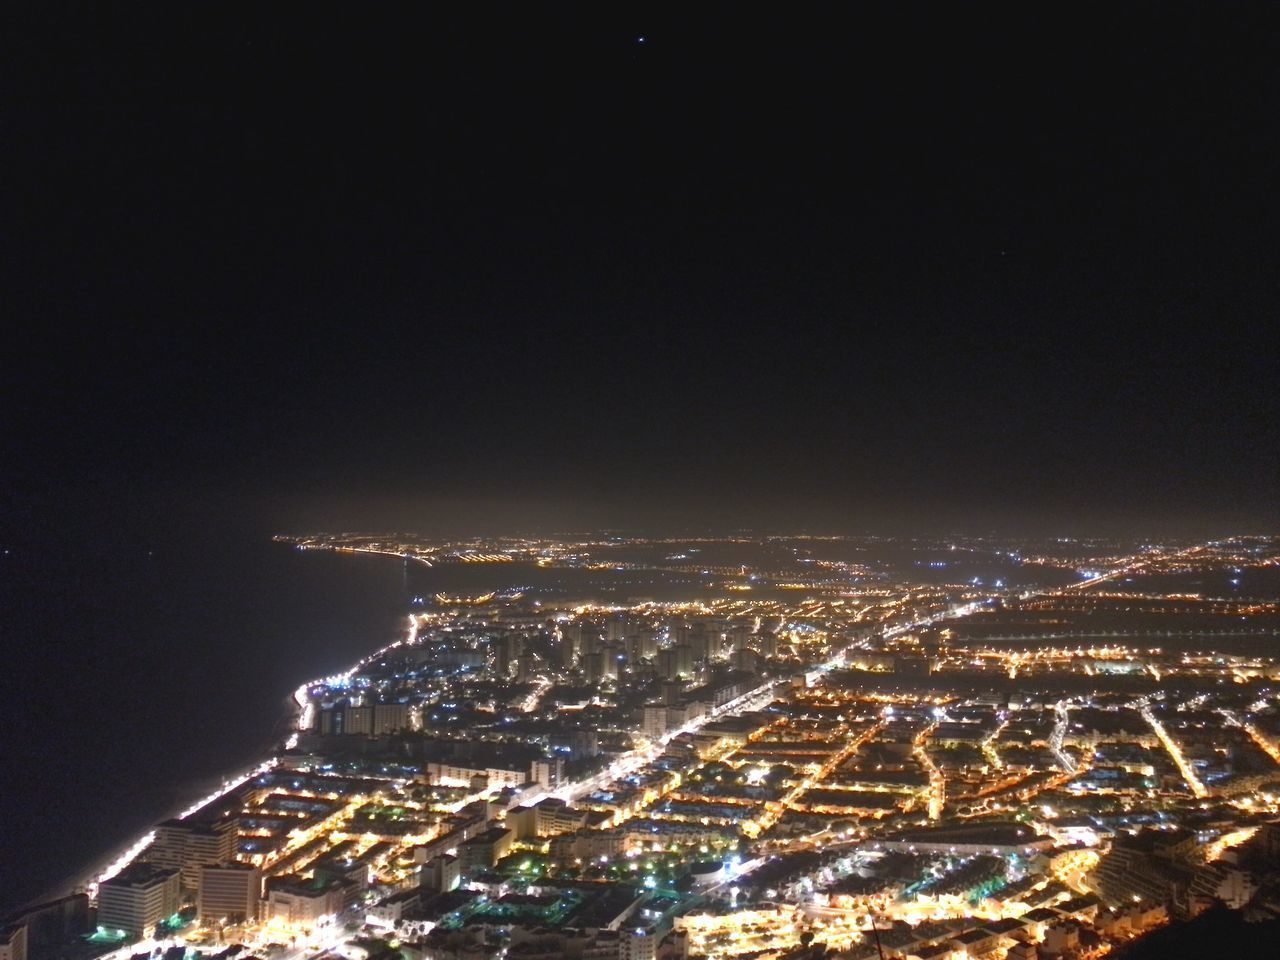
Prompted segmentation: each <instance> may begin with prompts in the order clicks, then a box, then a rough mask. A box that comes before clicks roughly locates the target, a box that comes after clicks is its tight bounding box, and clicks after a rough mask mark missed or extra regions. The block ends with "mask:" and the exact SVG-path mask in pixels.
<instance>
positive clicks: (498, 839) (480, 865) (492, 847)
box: [458, 827, 515, 876]
mask: <svg viewBox="0 0 1280 960" xmlns="http://www.w3.org/2000/svg"><path fill="white" fill-rule="evenodd" d="M514 839H515V834H514V833H512V832H511V831H510V830H508V829H506V828H505V827H491V828H490V829H488V830H486V831H485V832H484V833H480V834H477V835H476V836H474V837H472V838H471V839H470V840H468V841H466V842H465V843H463V844H462V845H460V846H459V847H458V856H459V858H460V859H461V861H462V864H461V866H462V872H463V873H464V874H466V875H468V876H470V875H471V874H474V873H477V872H479V871H481V870H488V869H489V868H490V867H492V866H493V865H494V864H495V863H497V862H498V861H499V860H501V859H502V858H503V857H505V856H506V855H507V853H508V852H509V851H510V850H511V841H512V840H514Z"/></svg>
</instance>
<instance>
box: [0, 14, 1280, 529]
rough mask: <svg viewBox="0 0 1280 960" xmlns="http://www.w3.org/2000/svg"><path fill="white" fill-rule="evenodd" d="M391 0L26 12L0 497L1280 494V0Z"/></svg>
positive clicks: (697, 507)
mask: <svg viewBox="0 0 1280 960" xmlns="http://www.w3.org/2000/svg"><path fill="white" fill-rule="evenodd" d="M268 6H271V9H267V7H268ZM468 6H470V5H468ZM368 7H369V5H345V6H344V7H342V8H341V9H338V10H336V11H329V12H326V11H324V10H319V9H316V8H314V7H313V5H288V6H287V7H285V6H283V5H282V6H281V7H279V8H277V7H275V5H262V4H249V5H242V6H238V5H231V4H197V5H186V4H161V5H157V6H155V7H154V8H153V9H150V10H145V9H143V8H141V7H136V6H133V5H129V7H128V8H127V9H124V8H120V7H118V6H116V5H106V4H82V5H65V4H11V5H9V6H8V8H7V9H6V10H5V12H4V13H3V20H4V22H3V24H2V25H0V27H2V29H0V140H2V146H0V151H2V154H3V177H2V182H0V196H2V198H3V207H2V209H0V222H2V223H3V226H2V228H0V275H2V276H3V285H2V290H0V298H2V299H0V309H3V314H4V317H5V326H6V329H7V331H8V332H7V334H6V338H5V340H6V342H5V346H4V348H3V350H0V367H2V372H3V386H4V394H5V401H4V404H5V409H6V416H5V418H4V421H5V426H4V427H3V430H2V431H0V433H2V444H0V480H2V481H3V485H2V492H0V496H2V497H3V501H2V502H0V507H2V508H3V515H4V524H5V535H6V536H10V537H12V538H21V537H23V536H27V535H33V536H43V535H46V534H50V533H53V532H59V531H60V532H63V533H65V532H66V531H69V530H92V529H101V528H102V527H103V525H104V524H106V525H108V526H110V527H111V529H116V528H117V527H123V526H130V525H132V526H143V527H145V526H148V525H152V526H156V525H164V524H169V523H176V522H179V520H181V522H184V523H186V522H190V523H194V524H196V525H197V526H199V525H201V524H203V525H206V526H208V527H210V528H212V527H215V526H218V525H221V524H225V523H229V522H232V520H233V519H234V520H235V521H240V520H246V519H251V520H252V522H253V523H254V524H258V525H260V526H261V527H262V528H263V529H264V530H307V529H334V528H339V527H352V526H363V527H382V528H385V527H393V528H409V529H419V530H423V531H425V532H430V531H432V530H439V531H441V532H446V531H448V532H452V531H454V530H475V531H480V532H503V531H505V530H537V529H563V528H566V527H568V528H582V527H587V526H593V527H594V526H617V527H636V526H645V525H648V526H651V527H658V526H661V527H664V528H666V527H677V526H685V527H719V528H730V527H736V526H742V525H745V526H752V527H766V528H774V529H777V528H802V527H807V528H815V527H823V528H827V529H840V530H848V531H857V530H863V529H870V530H893V529H900V530H904V531H905V530H917V529H930V528H935V529H942V528H946V529H965V530H969V531H973V532H981V531H983V530H987V529H1000V530H1006V531H1016V530H1022V529H1026V530H1043V531H1046V532H1072V531H1079V532H1084V531H1087V530H1095V529H1096V530H1103V529H1107V530H1111V529H1116V530H1118V529H1121V528H1123V529H1126V530H1141V531H1145V532H1153V533H1159V532H1164V531H1170V532H1180V531H1192V530H1196V531H1201V530H1206V531H1210V532H1236V531H1240V530H1246V529H1257V528H1260V527H1274V521H1275V519H1276V517H1277V516H1280V509H1278V507H1280V503H1278V497H1277V489H1278V486H1280V485H1278V484H1277V476H1278V472H1277V466H1278V461H1280V457H1278V454H1277V450H1278V449H1280V443H1278V441H1280V428H1278V427H1277V421H1278V419H1280V418H1278V417H1277V414H1278V413H1280V409H1278V408H1280V404H1278V402H1277V396H1278V395H1280V391H1278V390H1277V387H1276V380H1277V373H1278V372H1280V369H1278V367H1280V364H1277V360H1276V348H1275V342H1274V336H1275V333H1276V316H1277V295H1278V294H1280V269H1278V266H1280V262H1278V260H1280V258H1278V257H1277V253H1278V252H1280V239H1278V231H1277V223H1278V217H1277V214H1280V190H1278V189H1277V188H1278V186H1280V164H1278V163H1277V157H1278V155H1280V122H1278V121H1277V115H1278V113H1280V8H1277V7H1275V6H1274V5H1249V4H1233V3H1205V4H1201V5H1198V6H1196V5H1181V4H1167V3H1159V4H1156V3H1149V4H1148V3H1132V4H1110V3H1108V4H1070V5H1067V4H1062V5H1056V6H1053V5H1050V6H1046V5H1043V4H1020V5H1017V6H1011V7H1004V6H997V5H991V4H923V3H921V4H886V5H883V6H878V7H877V6H871V5H863V4H858V5H851V6H848V7H845V8H843V9H842V10H841V13H842V16H840V17H836V16H835V8H828V9H821V8H816V7H802V8H798V9H797V8H795V7H793V6H777V5H775V6H774V7H772V8H770V12H769V13H768V14H765V15H761V14H755V13H748V12H747V11H746V8H745V7H741V8H739V7H737V6H736V5H723V6H716V5H707V4H697V5H681V6H680V7H670V8H668V7H662V6H655V5H634V6H631V7H623V6H619V5H614V4H606V5H591V6H588V5H582V6H574V5H568V4H521V5H515V4H510V5H496V6H490V7H485V8H481V9H472V10H471V11H470V13H469V15H468V16H467V18H466V19H463V18H462V17H461V15H460V14H458V13H457V12H456V11H454V10H452V9H450V7H451V5H435V6H432V7H429V8H427V9H426V10H424V8H423V7H421V6H418V5H414V6H413V7H410V8H408V9H407V10H400V9H396V8H392V7H390V6H387V5H373V9H369V8H368ZM682 7H684V8H688V9H682ZM121 16H124V17H127V18H128V20H127V22H126V21H122V20H119V19H117V18H118V17H121ZM642 38H643V39H642Z"/></svg>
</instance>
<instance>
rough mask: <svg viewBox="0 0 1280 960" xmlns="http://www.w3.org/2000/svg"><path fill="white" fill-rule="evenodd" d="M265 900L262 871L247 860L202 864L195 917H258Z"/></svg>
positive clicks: (233, 920)
mask: <svg viewBox="0 0 1280 960" xmlns="http://www.w3.org/2000/svg"><path fill="white" fill-rule="evenodd" d="M261 900H262V871H260V870H259V869H258V868H257V867H253V866H250V865H249V864H247V863H222V864H216V865H209V864H205V865H203V866H201V867H200V886H199V892H198V893H197V895H196V916H197V917H198V918H199V919H200V920H201V921H210V920H212V921H216V920H224V919H225V920H226V921H227V922H230V923H239V922H242V921H245V920H255V919H257V916H258V905H259V903H260V902H261Z"/></svg>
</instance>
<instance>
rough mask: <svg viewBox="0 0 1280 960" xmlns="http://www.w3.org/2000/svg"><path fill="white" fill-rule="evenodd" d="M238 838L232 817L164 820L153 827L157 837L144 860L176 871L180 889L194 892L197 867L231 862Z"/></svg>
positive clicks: (197, 879)
mask: <svg viewBox="0 0 1280 960" xmlns="http://www.w3.org/2000/svg"><path fill="white" fill-rule="evenodd" d="M238 837H239V823H238V821H237V820H236V819H235V818H234V817H225V818H223V819H220V820H215V821H213V822H212V823H209V822H203V821H199V820H176V819H175V820H166V821H165V822H164V823H161V824H159V825H158V826H157V827H156V838H155V840H153V841H152V842H151V846H149V847H147V850H146V852H145V854H144V857H145V859H146V861H147V862H148V863H153V864H155V865H156V866H158V867H164V868H166V869H172V870H177V871H179V873H180V875H181V883H182V887H183V889H186V890H192V891H194V890H195V889H196V887H197V885H198V883H199V881H200V867H201V866H203V865H204V864H206V863H225V862H226V861H228V860H231V859H233V858H234V857H235V853H236V840H237V838H238Z"/></svg>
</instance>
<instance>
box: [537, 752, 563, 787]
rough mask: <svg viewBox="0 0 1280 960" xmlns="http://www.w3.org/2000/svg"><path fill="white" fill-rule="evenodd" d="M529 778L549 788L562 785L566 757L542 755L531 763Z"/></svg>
mask: <svg viewBox="0 0 1280 960" xmlns="http://www.w3.org/2000/svg"><path fill="white" fill-rule="evenodd" d="M529 779H530V780H532V781H533V782H534V783H537V784H541V785H542V786H544V787H546V788H547V789H548V790H552V789H554V788H556V787H558V786H560V783H561V781H563V780H564V757H561V756H558V755H557V756H554V757H541V758H539V759H537V760H534V761H533V763H531V764H530V765H529Z"/></svg>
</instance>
